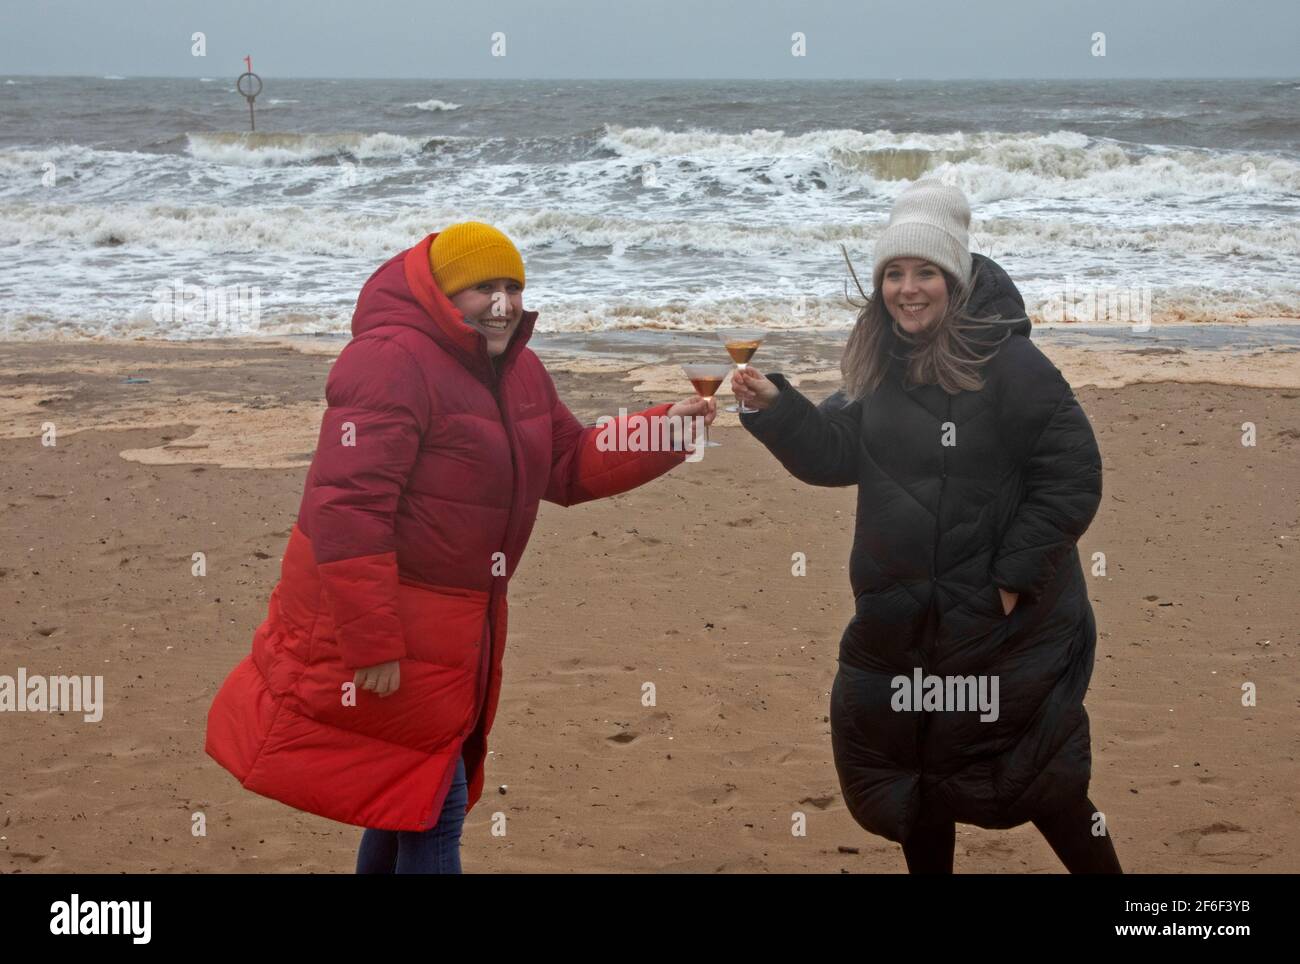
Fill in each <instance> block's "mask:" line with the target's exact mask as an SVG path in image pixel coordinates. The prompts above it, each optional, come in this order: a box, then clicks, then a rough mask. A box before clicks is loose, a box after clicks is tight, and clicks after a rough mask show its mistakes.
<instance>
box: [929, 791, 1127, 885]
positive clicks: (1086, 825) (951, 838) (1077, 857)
mask: <svg viewBox="0 0 1300 964" xmlns="http://www.w3.org/2000/svg"><path fill="white" fill-rule="evenodd" d="M1096 812H1097V808H1096V807H1094V806H1093V805H1092V801H1091V800H1089V799H1087V798H1086V797H1085V798H1084V799H1083V800H1080V801H1078V802H1077V803H1075V804H1074V805H1073V806H1071V807H1065V808H1063V809H1061V810H1059V811H1057V812H1055V813H1052V814H1049V815H1046V816H1042V817H1036V818H1035V819H1034V826H1035V827H1037V828H1038V832H1039V833H1041V834H1042V835H1043V837H1044V838H1045V839H1046V840H1047V843H1048V844H1049V845H1050V846H1051V848H1052V850H1054V851H1056V856H1058V857H1060V858H1061V863H1063V864H1065V869H1066V870H1068V871H1069V872H1070V873H1072V874H1122V873H1123V872H1124V871H1123V870H1121V869H1120V866H1119V858H1118V857H1116V856H1115V845H1114V844H1113V843H1111V840H1110V834H1109V832H1108V833H1106V834H1103V835H1102V836H1094V835H1093V832H1092V827H1093V816H1092V815H1093V814H1094V813H1096ZM956 846H957V824H956V823H955V822H954V821H952V820H949V819H947V818H946V817H943V816H940V815H937V814H935V813H933V812H927V810H926V808H925V807H924V806H922V808H921V813H920V815H919V817H918V818H917V823H916V828H915V829H914V830H913V831H912V836H911V837H909V838H908V841H907V843H905V844H903V856H904V858H906V860H907V872H908V873H910V874H950V873H952V858H953V851H954V850H955V849H956Z"/></svg>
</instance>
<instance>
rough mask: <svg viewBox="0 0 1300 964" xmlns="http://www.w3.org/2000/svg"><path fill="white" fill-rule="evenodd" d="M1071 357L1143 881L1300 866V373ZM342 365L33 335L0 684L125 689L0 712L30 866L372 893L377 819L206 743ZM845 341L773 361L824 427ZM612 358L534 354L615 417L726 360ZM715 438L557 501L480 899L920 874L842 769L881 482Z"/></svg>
mask: <svg viewBox="0 0 1300 964" xmlns="http://www.w3.org/2000/svg"><path fill="white" fill-rule="evenodd" d="M1038 338H1039V334H1038V332H1036V333H1035V339H1036V340H1038ZM1041 343H1042V344H1044V345H1047V346H1048V347H1045V349H1044V350H1046V351H1047V352H1048V354H1049V356H1050V357H1052V358H1053V360H1054V361H1055V362H1056V364H1057V365H1058V366H1059V367H1060V368H1061V369H1062V371H1063V372H1065V374H1066V375H1067V377H1068V378H1070V380H1071V382H1072V384H1074V386H1075V390H1076V392H1077V394H1078V396H1079V398H1080V401H1081V402H1082V404H1083V406H1084V408H1085V409H1086V411H1087V412H1088V414H1089V416H1090V417H1091V419H1092V421H1093V424H1094V428H1095V431H1096V434H1097V438H1098V442H1099V444H1100V446H1101V450H1102V454H1103V458H1104V463H1105V471H1106V475H1105V493H1104V497H1103V502H1102V506H1101V509H1100V511H1099V513H1098V515H1097V517H1096V520H1095V522H1094V523H1093V525H1092V528H1091V529H1090V531H1089V532H1088V533H1087V535H1086V536H1085V537H1084V539H1083V540H1082V542H1081V543H1080V552H1081V555H1082V557H1083V559H1084V563H1085V569H1086V570H1087V569H1089V568H1090V567H1091V560H1092V559H1093V558H1094V553H1104V554H1105V560H1106V574H1105V575H1091V576H1090V577H1089V581H1090V588H1091V598H1092V601H1093V606H1094V608H1095V611H1096V614H1097V620H1098V626H1099V639H1098V646H1097V664H1096V671H1095V674H1094V677H1093V682H1092V687H1091V690H1090V692H1089V698H1088V701H1087V706H1088V711H1089V714H1090V716H1091V719H1092V734H1093V744H1092V745H1093V778H1092V790H1091V796H1092V799H1093V800H1094V802H1095V803H1096V804H1097V805H1098V806H1099V807H1100V808H1102V810H1103V811H1104V812H1105V814H1106V820H1107V824H1108V827H1109V828H1110V831H1111V833H1112V834H1113V836H1114V838H1115V843H1116V849H1117V851H1118V853H1119V856H1120V859H1121V861H1122V862H1123V864H1124V867H1125V869H1126V870H1128V871H1130V872H1179V873H1191V872H1229V873H1236V872H1296V871H1300V856H1298V855H1300V847H1297V839H1296V838H1297V834H1298V833H1300V825H1298V824H1297V821H1296V819H1295V814H1296V812H1297V806H1298V804H1300V780H1297V776H1296V774H1297V772H1300V771H1297V767H1296V756H1297V745H1296V740H1295V713H1296V707H1297V701H1300V674H1298V672H1297V670H1298V669H1300V666H1297V662H1298V660H1297V656H1296V650H1297V642H1300V637H1298V636H1297V631H1296V628H1295V627H1296V626H1297V625H1298V624H1300V595H1298V594H1297V593H1296V591H1295V573H1296V572H1297V568H1298V566H1297V563H1298V562H1300V559H1298V558H1297V553H1298V549H1297V546H1298V545H1300V354H1297V352H1295V351H1294V350H1279V349H1261V350H1259V351H1256V352H1248V353H1240V352H1238V353H1229V352H1217V351H1187V350H1181V349H1133V348H1130V349H1127V350H1126V349H1123V348H1117V349H1113V350H1108V351H1101V350H1097V349H1095V348H1081V347H1077V346H1074V347H1072V346H1070V345H1068V344H1065V343H1063V342H1059V341H1058V342H1053V341H1052V340H1051V339H1050V338H1048V339H1046V340H1044V341H1043V342H1041ZM342 344H343V342H341V341H339V340H337V339H318V340H313V339H301V340H297V341H278V342H277V341H268V342H256V341H251V340H244V341H239V340H216V341H193V342H187V343H179V342H161V341H146V340H137V341H105V342H94V341H84V340H82V341H66V342H59V341H31V342H22V341H9V342H4V343H0V451H2V452H3V460H2V462H0V464H2V466H3V468H2V469H0V473H2V479H0V482H2V484H3V488H4V502H5V513H4V517H5V520H6V521H5V526H4V535H3V543H2V544H0V607H2V610H3V612H4V614H5V618H4V621H3V626H2V628H0V654H2V655H3V660H2V661H0V674H7V675H10V676H15V675H16V674H17V673H18V671H19V669H20V667H22V668H24V669H25V671H26V673H27V674H28V675H29V676H32V675H36V674H44V675H52V674H77V675H100V674H102V676H103V678H104V705H103V707H102V719H100V720H99V721H98V722H86V721H85V720H83V718H82V714H79V713H74V712H64V713H40V712H13V713H4V714H0V725H2V726H4V727H5V739H4V740H3V741H2V742H0V770H2V772H4V773H6V774H8V775H9V779H6V780H5V781H3V785H0V870H3V871H5V872H11V873H12V872H18V873H31V872H38V873H44V872H117V871H128V872H155V871H160V872H230V871H255V872H320V873H346V872H351V871H352V869H353V866H354V861H355V853H356V845H357V841H358V839H359V837H360V833H361V831H360V829H359V828H355V827H351V826H347V825H342V824H337V823H333V822H330V821H327V820H324V819H321V818H318V817H315V816H312V815H309V814H305V813H301V812H298V811H295V810H291V809H289V808H287V807H285V806H283V805H281V804H279V803H276V802H274V801H271V800H268V799H264V798H261V797H258V796H256V795H254V794H251V793H249V792H247V791H245V790H243V789H242V788H241V787H240V786H239V785H238V784H237V783H236V781H235V780H234V779H233V778H232V777H231V776H230V775H229V774H228V773H226V772H225V771H224V770H222V769H221V768H220V767H219V766H218V765H217V764H216V763H215V762H214V761H213V760H211V759H210V758H208V757H207V756H206V755H205V754H204V752H203V732H204V720H205V715H206V712H207V708H208V705H209V703H210V701H211V698H212V696H213V694H214V693H215V691H216V689H217V688H218V686H219V685H220V683H221V681H222V680H223V678H224V677H225V675H226V673H228V672H229V671H230V669H231V668H233V667H234V665H235V664H236V663H237V662H238V661H239V659H240V658H242V657H243V656H244V655H245V653H247V651H248V648H249V645H250V641H251V638H252V634H253V631H254V629H255V628H256V626H257V625H258V624H259V623H260V622H261V620H262V619H263V618H264V616H265V614H266V605H267V598H268V596H269V594H270V591H271V589H272V587H273V586H274V584H275V581H276V579H277V578H278V572H279V564H280V556H281V553H282V552H283V549H284V546H285V542H286V538H287V535H288V532H289V528H290V526H291V525H292V523H293V521H294V516H295V513H296V511H297V507H298V501H299V498H300V495H301V490H302V483H303V477H304V472H305V469H306V466H307V465H308V464H309V462H310V459H311V454H312V451H313V448H314V445H315V441H316V434H317V430H318V426H319V420H320V415H321V412H322V411H323V409H324V399H323V391H324V384H325V378H326V375H327V373H328V371H329V368H330V365H331V363H332V361H333V358H334V357H335V355H336V354H337V352H338V350H339V348H340V347H341V345H342ZM840 344H842V341H840V340H836V339H835V338H833V337H830V336H826V335H819V334H815V333H803V334H799V335H794V334H790V335H788V336H787V335H785V334H783V335H782V336H781V337H780V338H773V339H772V340H771V342H770V344H768V345H765V346H764V349H763V353H762V355H761V356H760V357H758V358H756V359H755V362H756V363H757V364H758V367H759V368H760V369H762V370H764V371H777V370H779V371H783V372H785V373H787V374H788V375H790V376H791V377H792V378H793V379H794V381H795V382H796V384H798V385H799V387H800V388H801V389H802V390H803V391H805V392H806V393H807V394H808V395H809V396H810V397H812V398H813V399H815V400H820V399H821V398H824V397H825V396H826V395H827V394H829V392H830V391H831V390H833V388H834V387H835V385H836V381H837V374H836V366H837V363H838V357H839V347H840ZM585 348H586V349H587V350H585V351H583V352H574V351H570V350H568V349H567V348H566V347H564V346H562V345H559V344H556V343H553V344H552V345H550V346H549V347H548V345H547V341H546V339H545V338H544V337H542V338H539V339H538V341H537V349H538V353H539V355H540V356H541V357H542V358H543V360H544V361H545V362H546V364H547V365H548V368H549V369H550V370H551V372H552V374H553V376H554V378H555V381H556V385H557V387H558V389H559V392H560V395H561V397H562V398H563V399H564V400H565V401H566V402H567V403H568V405H569V406H570V408H571V409H572V410H573V411H574V413H575V414H576V415H577V416H578V417H579V418H580V419H581V420H583V421H584V422H587V423H591V422H593V421H594V420H595V419H596V417H597V416H599V415H601V414H604V413H612V412H614V411H616V410H617V408H618V407H619V406H620V405H623V406H627V407H628V408H629V409H635V408H638V407H644V406H647V405H649V404H652V403H655V402H660V401H667V400H671V399H676V398H682V397H685V396H686V395H688V394H689V388H688V386H687V383H686V381H685V379H684V378H683V377H682V376H681V375H680V372H679V370H678V368H679V366H680V364H681V363H682V362H685V361H691V360H696V359H697V358H698V359H705V358H708V359H711V360H717V359H716V356H717V354H718V348H717V345H716V339H715V338H712V336H701V337H699V338H698V339H696V340H694V341H692V340H691V339H690V338H689V337H685V336H683V337H680V338H678V339H677V340H676V341H672V342H671V343H669V342H665V343H664V344H663V345H661V346H660V347H659V348H657V349H656V348H655V347H654V345H653V344H648V343H642V344H640V345H629V344H626V343H623V342H620V341H619V340H618V339H616V338H612V339H606V340H604V341H601V340H600V338H599V337H596V336H593V337H592V338H590V339H587V340H586V343H585ZM127 379H147V381H127ZM724 392H725V389H724ZM720 397H721V396H720ZM1246 422H1250V423H1253V425H1254V426H1255V432H1256V444H1255V445H1253V446H1247V445H1243V443H1242V439H1243V428H1242V425H1243V423H1246ZM51 426H52V427H53V430H54V438H55V441H56V444H54V445H43V444H42V437H43V434H44V437H45V438H46V439H47V440H49V437H50V432H49V429H50V427H51ZM711 433H712V435H713V437H714V438H715V439H716V440H718V441H720V442H721V443H722V445H721V447H719V448H716V449H711V450H709V451H708V452H707V454H706V456H705V458H704V459H703V460H702V461H700V462H699V463H696V464H687V465H684V466H681V467H680V468H679V469H677V470H675V471H673V472H672V473H670V474H669V475H668V476H666V477H665V478H663V479H661V480H659V481H657V482H655V483H653V484H651V485H649V486H646V487H643V488H641V489H638V490H635V491H633V492H630V493H627V494H625V495H622V496H618V497H616V498H613V499H608V500H604V501H600V502H596V503H591V504H587V505H582V506H577V507H573V508H570V509H562V508H560V507H558V506H554V505H550V504H546V503H544V504H543V507H542V511H541V515H540V517H539V519H538V523H537V526H536V530H535V533H534V535H533V539H532V542H531V544H530V546H529V549H528V553H527V555H526V556H525V559H524V562H523V565H522V566H521V568H520V570H519V572H518V574H517V576H516V577H515V579H514V581H513V582H512V584H511V594H510V600H511V620H510V621H511V632H510V643H509V649H508V651H507V653H506V663H505V669H506V678H505V683H504V687H503V691H502V700H501V705H500V710H499V712H498V716H497V723H496V727H495V729H494V731H493V735H492V738H491V742H490V746H491V748H492V750H493V753H492V755H491V757H490V758H489V762H488V770H487V786H488V790H487V791H486V792H485V794H484V797H483V800H482V801H481V803H480V805H479V806H478V807H476V808H475V810H474V811H473V812H472V813H471V814H470V815H469V818H468V820H467V822H466V826H465V832H464V838H463V848H464V849H463V853H464V861H465V867H466V870H467V871H468V872H501V871H542V870H547V871H555V870H559V871H579V872H590V871H689V872H737V871H739V872H745V871H758V872H773V871H787V872H790V871H793V872H824V873H837V872H849V873H896V872H902V871H903V870H904V863H903V858H902V854H901V850H900V848H899V847H898V846H897V845H896V844H893V843H890V842H888V841H886V840H883V839H880V838H874V837H870V836H868V835H867V834H866V833H865V832H863V831H862V830H861V829H860V828H859V827H858V826H857V825H856V824H855V823H854V822H853V820H852V818H851V817H850V816H849V814H848V813H847V811H846V810H845V808H844V805H843V802H842V800H841V798H840V793H839V787H838V783H837V780H836V775H835V770H834V766H833V764H832V760H831V746H830V737H829V724H828V722H827V712H828V708H827V706H828V691H829V689H830V684H831V680H832V677H833V676H834V673H835V665H836V662H835V661H836V655H837V647H838V641H839V637H840V633H841V631H842V629H843V627H844V624H845V622H846V621H847V619H848V618H849V615H850V614H851V594H850V592H849V587H848V578H847V571H846V568H845V567H846V565H847V561H848V555H849V542H850V534H851V519H852V512H853V507H854V501H853V496H854V493H853V490H852V489H851V488H845V489H818V488H812V487H809V486H805V485H803V484H801V483H799V482H797V481H795V480H793V479H791V478H790V477H788V476H787V475H786V474H785V473H784V471H783V470H782V469H781V467H780V466H779V465H778V464H777V463H776V461H775V460H774V459H772V458H771V456H770V455H768V453H767V452H766V451H765V450H764V449H763V448H762V447H761V446H760V445H759V444H758V443H757V442H756V441H754V440H753V439H751V438H750V437H749V436H748V435H747V433H745V432H744V430H743V429H741V428H740V427H739V426H738V424H737V423H736V421H735V417H734V416H727V415H721V416H720V418H719V420H718V422H717V423H716V424H715V425H714V427H713V428H712V430H711ZM196 552H202V553H204V554H205V556H206V566H207V571H206V575H205V576H201V577H199V576H195V575H193V574H192V566H193V565H194V563H193V554H194V553H196ZM794 552H804V553H806V555H807V560H808V567H807V575H806V576H793V575H792V574H791V565H790V559H791V554H792V553H794ZM646 682H652V683H654V685H655V689H656V692H657V699H656V705H654V706H650V707H647V706H643V705H642V699H641V694H642V687H643V684H645V683H646ZM1246 683H1250V684H1253V685H1254V689H1255V692H1256V694H1257V696H1256V705H1254V706H1243V705H1242V690H1243V684H1246ZM498 788H499V789H498ZM796 812H802V813H804V814H806V815H807V835H806V836H804V837H796V836H793V835H792V834H791V820H792V814H794V813H796ZM199 813H201V814H202V815H203V816H204V819H205V820H206V831H207V832H206V835H205V836H195V835H193V834H192V832H191V828H192V826H193V823H194V815H195V814H199ZM494 813H501V814H504V815H505V817H506V826H507V832H506V834H505V836H503V837H502V836H494V835H493V834H492V832H491V825H492V817H493V814H494ZM956 867H957V871H958V872H998V873H1002V872H1058V871H1059V870H1060V869H1061V868H1060V864H1059V862H1058V861H1057V860H1056V858H1055V856H1054V855H1053V854H1052V852H1051V851H1050V849H1049V848H1048V847H1047V845H1046V844H1045V843H1044V842H1043V841H1042V839H1041V838H1040V837H1039V835H1038V834H1037V832H1036V831H1035V830H1034V829H1033V827H1032V826H1030V825H1025V826H1022V827H1019V828H1017V829H1015V830H1010V831H985V830H980V829H978V828H975V827H969V826H959V827H958V837H957V854H956Z"/></svg>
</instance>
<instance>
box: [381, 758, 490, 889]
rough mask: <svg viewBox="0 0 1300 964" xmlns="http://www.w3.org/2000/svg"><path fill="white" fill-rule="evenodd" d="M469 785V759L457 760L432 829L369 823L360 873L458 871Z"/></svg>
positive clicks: (454, 872)
mask: <svg viewBox="0 0 1300 964" xmlns="http://www.w3.org/2000/svg"><path fill="white" fill-rule="evenodd" d="M467 803H469V785H468V784H467V783H466V780H465V760H464V759H463V758H461V759H458V760H457V761H456V773H455V774H454V775H453V776H452V778H451V789H450V790H448V791H447V802H446V803H444V804H443V805H442V815H441V816H440V817H439V818H438V822H437V823H436V824H435V825H434V826H432V827H430V828H429V829H428V830H375V829H374V828H373V827H367V828H366V831H365V833H363V834H362V835H361V846H360V847H359V848H358V850H357V873H359V874H458V873H460V831H461V827H462V826H464V823H465V805H466V804H467Z"/></svg>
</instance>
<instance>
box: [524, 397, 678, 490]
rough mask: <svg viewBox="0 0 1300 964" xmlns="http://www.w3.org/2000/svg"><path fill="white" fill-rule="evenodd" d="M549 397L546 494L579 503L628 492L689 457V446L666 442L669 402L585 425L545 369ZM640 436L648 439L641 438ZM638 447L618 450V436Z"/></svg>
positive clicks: (670, 405) (627, 446)
mask: <svg viewBox="0 0 1300 964" xmlns="http://www.w3.org/2000/svg"><path fill="white" fill-rule="evenodd" d="M546 379H547V384H548V386H549V394H550V398H551V474H550V478H549V480H548V482H547V486H546V492H545V493H544V494H543V496H542V498H544V499H546V501H548V502H554V503H556V504H558V505H564V506H569V505H576V504H578V503H579V502H590V501H591V500H592V499H603V498H605V497H606V496H611V495H618V494H619V493H620V492H627V491H628V490H629V489H635V488H636V487H637V486H639V485H644V484H645V483H647V482H649V481H651V480H652V479H656V478H658V477H659V476H661V475H663V474H664V473H665V472H667V471H668V470H669V469H671V468H672V467H673V466H675V465H678V464H680V463H681V462H683V461H685V460H686V457H687V456H688V455H689V454H690V453H688V452H686V451H685V450H677V451H673V450H671V449H669V448H668V447H667V445H665V444H664V443H665V441H666V440H665V438H664V436H663V435H662V434H661V430H662V428H663V425H664V423H663V422H662V421H661V419H662V418H663V417H664V416H666V415H667V413H668V410H669V409H670V408H672V403H671V402H665V403H663V404H661V405H655V406H654V407H652V408H648V409H646V410H645V411H643V412H635V413H630V414H628V415H624V416H621V417H619V418H610V419H609V420H608V421H607V423H606V424H602V425H600V426H584V425H583V424H582V423H581V422H579V421H578V420H577V418H575V417H574V415H573V413H572V412H570V411H569V408H568V406H567V405H565V404H564V402H562V401H560V398H559V395H558V394H557V393H556V392H555V385H554V383H553V382H551V380H550V374H549V373H547V375H546ZM638 436H639V437H640V439H641V440H642V442H644V443H645V444H639V443H637V442H636V439H637V438H638ZM620 439H621V440H624V441H626V442H631V443H633V444H629V445H624V446H623V448H625V449H630V448H633V447H635V448H636V449H638V450H637V451H619V444H618V443H619V440H620Z"/></svg>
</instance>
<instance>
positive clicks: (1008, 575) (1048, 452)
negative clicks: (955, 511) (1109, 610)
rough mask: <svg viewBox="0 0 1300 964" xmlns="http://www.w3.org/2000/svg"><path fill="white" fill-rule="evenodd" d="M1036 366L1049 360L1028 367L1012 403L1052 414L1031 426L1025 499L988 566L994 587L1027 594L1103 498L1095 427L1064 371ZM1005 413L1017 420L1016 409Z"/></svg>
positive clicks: (1039, 588) (1045, 580)
mask: <svg viewBox="0 0 1300 964" xmlns="http://www.w3.org/2000/svg"><path fill="white" fill-rule="evenodd" d="M1035 354H1036V355H1037V356H1038V357H1039V358H1042V356H1041V354H1038V353H1037V352H1036V350H1035ZM1041 364H1045V366H1046V368H1045V369H1041V368H1040V370H1041V371H1042V372H1043V373H1042V375H1041V376H1039V373H1038V372H1034V373H1033V377H1032V385H1031V387H1030V388H1027V389H1026V390H1025V393H1024V394H1023V395H1021V397H1018V398H1017V399H1016V401H1015V407H1016V409H1017V410H1018V411H1020V412H1026V411H1028V412H1032V411H1034V410H1035V409H1038V410H1040V411H1041V410H1045V411H1047V412H1049V414H1048V415H1047V417H1046V419H1045V420H1042V419H1040V420H1038V421H1037V422H1036V423H1031V427H1030V428H1029V437H1031V438H1033V441H1032V442H1031V444H1030V445H1029V448H1028V455H1027V458H1026V460H1025V463H1024V469H1023V478H1024V483H1025V494H1024V498H1023V499H1022V501H1021V503H1020V505H1019V507H1018V508H1017V510H1016V512H1015V515H1014V516H1013V517H1012V519H1011V522H1010V524H1009V525H1008V527H1007V530H1006V532H1005V533H1004V534H1003V536H1002V542H1001V544H1000V545H999V547H998V550H997V552H996V553H995V555H994V557H993V566H992V572H993V582H994V584H995V585H997V586H1000V587H1001V588H1003V589H1005V590H1007V591H1008V592H1017V593H1021V594H1022V595H1025V596H1027V597H1028V598H1030V599H1033V598H1034V597H1036V596H1038V595H1039V594H1041V593H1042V592H1043V590H1044V589H1046V588H1047V587H1048V586H1049V585H1050V584H1051V582H1052V580H1053V579H1054V578H1055V577H1056V571H1057V568H1058V567H1059V566H1060V564H1061V562H1062V561H1063V560H1064V559H1065V558H1066V557H1067V556H1068V555H1069V553H1070V551H1071V550H1072V549H1073V548H1074V546H1075V544H1076V543H1077V542H1078V540H1079V538H1080V537H1081V536H1082V535H1083V534H1084V532H1086V531H1087V529H1088V526H1089V525H1090V524H1091V523H1092V519H1093V516H1094V515H1096V513H1097V507H1098V506H1099V505H1100V504H1101V453H1100V451H1099V450H1098V448H1097V439H1096V437H1095V436H1094V435H1093V431H1092V425H1091V423H1090V422H1089V421H1088V416H1087V415H1086V414H1084V411H1083V409H1082V408H1081V407H1080V406H1079V402H1078V400H1077V399H1076V398H1075V397H1074V392H1073V391H1071V390H1070V385H1069V383H1068V382H1066V380H1065V378H1064V377H1063V376H1062V375H1061V373H1060V372H1059V371H1057V370H1056V368H1055V367H1054V366H1052V365H1051V363H1050V362H1047V361H1046V359H1045V358H1043V359H1042V363H1040V365H1041ZM1004 418H1006V419H1007V421H1008V424H1010V425H1013V426H1014V425H1015V424H1016V416H1015V415H1014V414H1011V413H1007V414H1005V415H1004Z"/></svg>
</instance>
